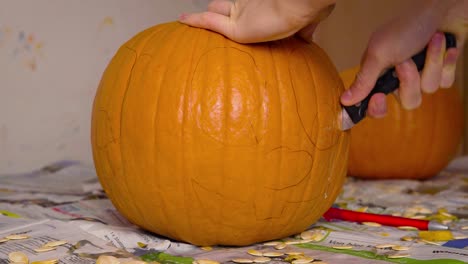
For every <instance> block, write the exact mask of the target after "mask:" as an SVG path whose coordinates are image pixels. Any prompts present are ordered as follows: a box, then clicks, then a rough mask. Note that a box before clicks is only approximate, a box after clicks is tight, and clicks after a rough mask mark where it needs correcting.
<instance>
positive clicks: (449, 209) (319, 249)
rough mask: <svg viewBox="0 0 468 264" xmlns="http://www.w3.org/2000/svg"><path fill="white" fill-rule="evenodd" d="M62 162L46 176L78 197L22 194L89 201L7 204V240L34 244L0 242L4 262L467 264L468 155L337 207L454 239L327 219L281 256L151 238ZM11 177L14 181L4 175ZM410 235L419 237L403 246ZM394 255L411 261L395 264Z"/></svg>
mask: <svg viewBox="0 0 468 264" xmlns="http://www.w3.org/2000/svg"><path fill="white" fill-rule="evenodd" d="M58 164H68V165H67V166H62V167H60V166H58V167H60V168H61V169H58V170H55V171H54V172H50V171H49V173H47V174H49V175H48V176H47V177H56V175H55V176H52V175H51V174H56V173H57V172H59V171H62V173H63V172H66V173H65V174H66V175H67V176H64V178H70V179H72V181H73V183H74V184H76V185H77V186H75V187H74V189H75V191H72V190H67V191H66V192H65V193H63V194H61V193H57V192H56V188H57V187H58V186H53V185H51V186H45V187H40V188H41V189H40V190H39V188H37V187H34V188H32V186H38V185H40V183H39V182H33V181H31V182H30V183H29V185H28V186H29V187H28V188H25V189H24V190H23V189H22V188H23V187H24V185H22V182H24V181H25V178H24V177H20V178H21V179H20V180H19V183H15V182H14V181H12V180H11V179H9V181H12V189H13V192H17V193H18V195H19V194H20V193H27V194H25V195H28V194H32V193H33V192H32V191H33V190H35V191H40V193H42V194H47V193H49V194H51V195H57V196H60V195H63V196H69V195H72V196H73V195H76V196H80V197H82V200H79V201H76V200H73V201H68V202H64V203H63V204H54V203H52V204H49V205H44V203H38V204H31V203H22V202H21V201H14V199H12V200H11V201H12V202H11V203H5V202H4V203H0V237H2V236H6V235H8V234H12V233H27V234H28V235H30V236H31V238H30V239H28V240H20V241H7V243H0V263H8V261H7V258H8V257H7V255H8V253H9V252H11V251H24V252H27V254H28V256H30V259H31V260H40V259H46V258H47V259H50V258H56V259H60V263H94V262H95V260H96V258H97V257H98V256H99V255H102V254H104V255H112V256H116V257H118V258H121V259H131V258H134V259H143V260H146V261H150V260H151V261H158V262H160V263H162V264H191V263H192V261H194V260H199V259H209V260H215V261H219V262H220V263H230V264H231V263H233V262H232V260H233V259H238V258H242V259H251V260H252V259H253V258H254V257H253V256H251V255H249V254H248V253H247V251H248V250H249V249H255V250H258V251H261V252H271V251H275V252H283V253H287V252H291V251H297V252H302V253H303V254H305V255H307V256H311V257H313V258H314V259H315V260H322V261H324V262H326V263H329V264H332V263H346V264H354V263H356V264H358V263H359V264H371V263H389V262H393V263H410V264H411V263H434V264H437V263H444V264H451V263H467V262H468V230H466V229H464V227H466V226H468V214H467V210H468V195H467V190H468V157H462V158H460V159H457V160H455V161H454V162H453V163H452V164H451V166H449V167H448V168H447V169H446V170H444V171H443V172H442V173H440V174H439V175H438V176H436V177H434V178H432V179H429V180H426V181H412V180H382V181H365V180H357V179H353V178H349V179H348V181H347V182H346V184H345V186H344V188H343V191H342V193H341V194H340V196H339V197H338V199H337V200H336V201H335V206H339V207H343V208H347V209H353V210H361V211H363V210H364V211H367V212H374V213H385V214H400V215H404V216H408V217H409V216H414V215H416V214H417V210H422V209H424V210H425V212H424V213H425V214H426V216H428V217H432V218H433V219H434V220H437V221H442V222H444V223H446V224H447V225H449V226H450V228H451V234H452V235H453V239H452V240H450V241H424V240H421V239H418V235H419V233H418V231H417V230H416V231H414V230H400V229H397V228H393V227H385V226H381V227H373V226H366V225H362V224H358V223H351V222H343V221H337V222H327V221H325V220H323V219H320V220H319V221H318V222H317V223H315V224H314V225H312V226H311V227H310V230H311V232H319V233H320V234H321V236H320V239H317V240H313V241H306V242H302V243H300V244H288V245H287V247H286V248H284V249H281V250H277V249H275V248H273V247H272V246H267V245H264V244H263V243H258V244H254V245H250V246H247V247H218V246H214V247H210V248H201V247H196V246H193V245H190V244H187V243H181V242H179V241H173V240H170V239H168V238H165V237H160V236H158V235H156V234H153V233H150V232H146V231H144V230H141V229H140V228H138V227H136V226H134V225H132V224H131V223H129V222H128V221H127V220H126V219H125V218H124V217H123V216H121V215H120V214H119V212H118V211H117V210H116V209H115V208H114V206H113V205H112V203H111V202H110V201H109V200H108V199H107V198H103V197H98V198H96V199H89V196H87V195H86V193H89V189H88V190H87V191H84V190H85V189H86V188H83V186H89V183H90V182H92V181H95V180H96V179H94V180H91V181H89V180H88V179H91V178H92V177H89V178H87V177H86V176H85V177H83V179H77V178H80V177H73V173H75V172H76V173H77V175H91V174H93V172H89V171H88V172H86V171H87V170H88V169H89V168H85V167H84V166H83V165H82V164H79V163H67V162H63V161H62V162H59V163H58ZM49 167H50V166H49ZM52 167H54V166H52ZM74 167H75V168H74ZM83 172H85V173H83ZM37 173H38V172H35V173H31V174H33V175H35V174H37ZM40 173H42V174H44V173H43V172H40ZM40 173H39V174H40ZM31 174H28V175H31ZM24 175H26V174H24ZM24 175H23V176H24ZM60 175H63V174H60ZM43 177H44V176H41V177H33V179H34V180H35V181H39V179H42V178H43ZM93 177H95V175H94V176H93ZM4 178H9V177H5V176H4V177H0V179H4ZM0 181H1V180H0ZM67 185H68V183H67ZM19 186H21V187H19ZM5 187H6V186H5ZM49 187H50V188H49ZM91 189H92V190H91V192H99V191H100V190H99V188H91ZM76 190H80V191H76ZM70 193H73V194H70ZM44 198H45V199H47V197H44ZM2 215H5V216H2ZM403 237H410V238H414V239H413V240H411V241H403V240H402V238H403ZM51 240H66V241H68V243H67V245H65V246H62V247H60V248H58V249H57V250H54V251H50V252H47V254H46V253H40V254H39V253H36V252H35V251H34V248H35V247H38V246H40V243H44V241H51ZM28 241H29V242H28ZM84 241H88V242H90V243H88V242H84ZM282 241H286V242H291V241H293V242H294V243H299V242H300V241H301V240H300V239H299V238H298V237H297V236H293V237H289V238H284V239H282ZM26 242H27V243H26ZM452 242H456V243H452ZM383 244H393V245H400V246H406V247H408V250H406V251H402V252H399V251H395V250H393V249H391V248H381V249H378V248H377V247H376V246H377V245H383ZM337 246H341V247H338V248H337ZM76 247H79V250H77V249H75V248H76ZM72 249H73V250H72ZM395 254H397V255H398V254H400V255H401V256H405V257H402V258H392V257H393V256H394V255H395ZM269 263H275V264H279V263H285V264H286V263H291V258H288V255H286V254H284V255H282V256H277V257H272V259H271V261H270V262H269ZM312 263H313V262H312Z"/></svg>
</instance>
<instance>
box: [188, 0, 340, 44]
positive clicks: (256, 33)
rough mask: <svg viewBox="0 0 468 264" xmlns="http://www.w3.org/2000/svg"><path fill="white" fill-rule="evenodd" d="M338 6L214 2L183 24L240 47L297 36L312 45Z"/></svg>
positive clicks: (324, 1) (325, 1) (309, 0)
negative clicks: (209, 32) (201, 29)
mask: <svg viewBox="0 0 468 264" xmlns="http://www.w3.org/2000/svg"><path fill="white" fill-rule="evenodd" d="M334 4H335V0H288V1H284V0H237V1H234V2H233V1H230V0H214V1H211V2H210V4H209V5H208V11H206V12H202V13H195V14H182V15H181V16H180V18H179V21H180V22H182V23H185V24H188V25H191V26H195V27H201V28H205V29H209V30H213V31H215V32H218V33H221V34H223V35H225V36H226V37H228V38H230V39H232V40H234V41H237V42H240V43H254V42H264V41H270V40H277V39H282V38H285V37H289V36H291V35H294V34H296V33H298V35H299V36H301V37H302V38H303V39H305V40H306V41H311V40H312V35H313V32H314V31H315V28H316V27H317V25H318V24H319V23H320V22H321V21H322V20H323V19H325V18H326V17H328V15H329V14H330V13H331V12H332V10H333V8H334Z"/></svg>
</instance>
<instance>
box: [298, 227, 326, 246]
mask: <svg viewBox="0 0 468 264" xmlns="http://www.w3.org/2000/svg"><path fill="white" fill-rule="evenodd" d="M324 236H325V234H324V233H323V232H322V231H321V230H319V229H316V230H308V231H304V232H302V233H301V239H302V240H305V241H308V242H311V241H320V240H322V238H323V237H324ZM303 243H307V242H304V241H303Z"/></svg>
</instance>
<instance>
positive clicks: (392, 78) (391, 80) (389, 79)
mask: <svg viewBox="0 0 468 264" xmlns="http://www.w3.org/2000/svg"><path fill="white" fill-rule="evenodd" d="M444 34H445V42H446V49H449V48H452V47H456V38H455V35H453V34H452V33H444ZM426 51H427V47H426V48H424V50H422V51H420V52H419V53H418V54H416V55H414V56H413V57H411V59H412V60H413V61H414V63H415V64H416V67H417V69H418V71H421V70H422V69H423V68H424V64H425V60H426ZM399 86H400V80H398V77H397V75H396V72H395V67H392V68H391V69H389V70H387V71H386V72H385V73H384V74H383V75H382V76H380V77H379V79H377V82H376V84H375V86H374V88H372V90H371V92H370V93H369V94H368V95H367V97H366V98H364V100H362V101H361V102H360V103H358V104H355V105H351V106H343V110H342V111H341V116H340V118H341V120H340V121H341V122H340V124H341V129H342V130H348V129H350V128H351V127H353V126H354V125H356V124H357V123H358V122H359V121H361V120H362V119H364V117H365V116H366V111H367V107H368V105H369V101H370V98H371V97H372V96H373V95H374V94H376V93H384V94H389V93H391V92H393V91H395V90H396V89H397V88H398V87H399Z"/></svg>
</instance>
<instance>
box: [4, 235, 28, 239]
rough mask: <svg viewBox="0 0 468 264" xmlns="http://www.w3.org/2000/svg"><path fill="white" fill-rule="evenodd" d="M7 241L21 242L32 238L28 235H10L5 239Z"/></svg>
mask: <svg viewBox="0 0 468 264" xmlns="http://www.w3.org/2000/svg"><path fill="white" fill-rule="evenodd" d="M5 238H6V239H9V240H20V239H27V238H30V236H28V235H22V234H20V235H14V234H13V235H8V236H6V237H5Z"/></svg>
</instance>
